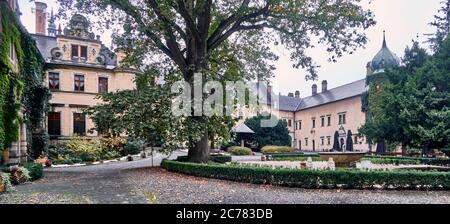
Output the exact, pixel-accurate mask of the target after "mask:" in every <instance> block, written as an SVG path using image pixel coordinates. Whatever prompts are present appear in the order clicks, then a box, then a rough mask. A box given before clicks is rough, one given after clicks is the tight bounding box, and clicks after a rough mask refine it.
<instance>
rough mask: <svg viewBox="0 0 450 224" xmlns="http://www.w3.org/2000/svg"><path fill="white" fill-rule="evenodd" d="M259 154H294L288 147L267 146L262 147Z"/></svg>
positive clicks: (292, 149)
mask: <svg viewBox="0 0 450 224" xmlns="http://www.w3.org/2000/svg"><path fill="white" fill-rule="evenodd" d="M261 152H262V153H264V154H276V153H291V152H294V148H292V147H289V146H273V145H267V146H264V147H262V149H261Z"/></svg>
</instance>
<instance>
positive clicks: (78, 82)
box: [74, 75, 84, 92]
mask: <svg viewBox="0 0 450 224" xmlns="http://www.w3.org/2000/svg"><path fill="white" fill-rule="evenodd" d="M74 90H75V91H82V92H84V75H75V78H74Z"/></svg>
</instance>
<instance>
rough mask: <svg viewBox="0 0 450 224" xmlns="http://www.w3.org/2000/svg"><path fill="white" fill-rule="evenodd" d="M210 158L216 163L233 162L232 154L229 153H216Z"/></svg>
mask: <svg viewBox="0 0 450 224" xmlns="http://www.w3.org/2000/svg"><path fill="white" fill-rule="evenodd" d="M209 160H211V161H213V162H216V163H229V162H231V156H227V155H214V156H211V157H210V158H209Z"/></svg>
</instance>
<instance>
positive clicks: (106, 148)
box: [100, 136, 126, 159]
mask: <svg viewBox="0 0 450 224" xmlns="http://www.w3.org/2000/svg"><path fill="white" fill-rule="evenodd" d="M125 142H126V141H125V139H123V138H122V137H116V136H103V137H101V138H100V144H101V147H102V151H103V152H102V155H103V154H104V155H103V156H104V157H105V158H106V159H111V157H112V158H117V157H119V155H126V154H125V153H124V152H123V150H124V146H125Z"/></svg>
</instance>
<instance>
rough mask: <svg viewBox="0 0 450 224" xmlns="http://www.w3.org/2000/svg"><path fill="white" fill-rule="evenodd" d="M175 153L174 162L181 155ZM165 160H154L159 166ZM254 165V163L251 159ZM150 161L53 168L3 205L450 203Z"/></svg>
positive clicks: (414, 194) (437, 196)
mask: <svg viewBox="0 0 450 224" xmlns="http://www.w3.org/2000/svg"><path fill="white" fill-rule="evenodd" d="M182 154H183V153H182V152H176V153H174V155H173V157H175V156H178V155H182ZM161 159H162V157H161V156H156V157H155V160H154V162H155V164H159V163H160V162H161ZM248 159H249V158H248ZM150 165H151V159H150V158H148V159H143V160H138V161H132V162H118V163H110V164H102V165H92V166H82V167H67V168H50V169H46V170H45V174H44V177H43V178H42V179H40V180H38V181H35V182H32V183H27V184H24V185H19V186H16V190H15V191H14V192H10V193H6V194H2V195H0V204H4V203H29V204H30V203H32V204H36V203H42V204H65V203H77V204H97V203H100V204H128V203H130V204H131V203H133V204H134V203H139V204H159V203H161V204H167V203H168V204H172V203H177V204H178V203H181V204H192V203H194V204H203V203H206V204H221V203H223V204H228V203H230V204H240V203H262V204H266V203H277V204H294V203H295V204H311V203H312V204H318V203H320V204H358V203H374V204H378V203H383V204H384V203H393V204H404V203H406V204H408V203H413V204H429V203H437V204H440V203H450V192H449V191H394V190H384V191H382V190H341V189H335V190H314V189H301V188H286V187H277V186H271V185H256V184H246V183H237V182H231V181H224V180H216V179H208V178H200V177H192V176H187V175H182V174H177V173H172V172H168V171H166V170H164V169H161V168H159V167H150Z"/></svg>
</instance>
